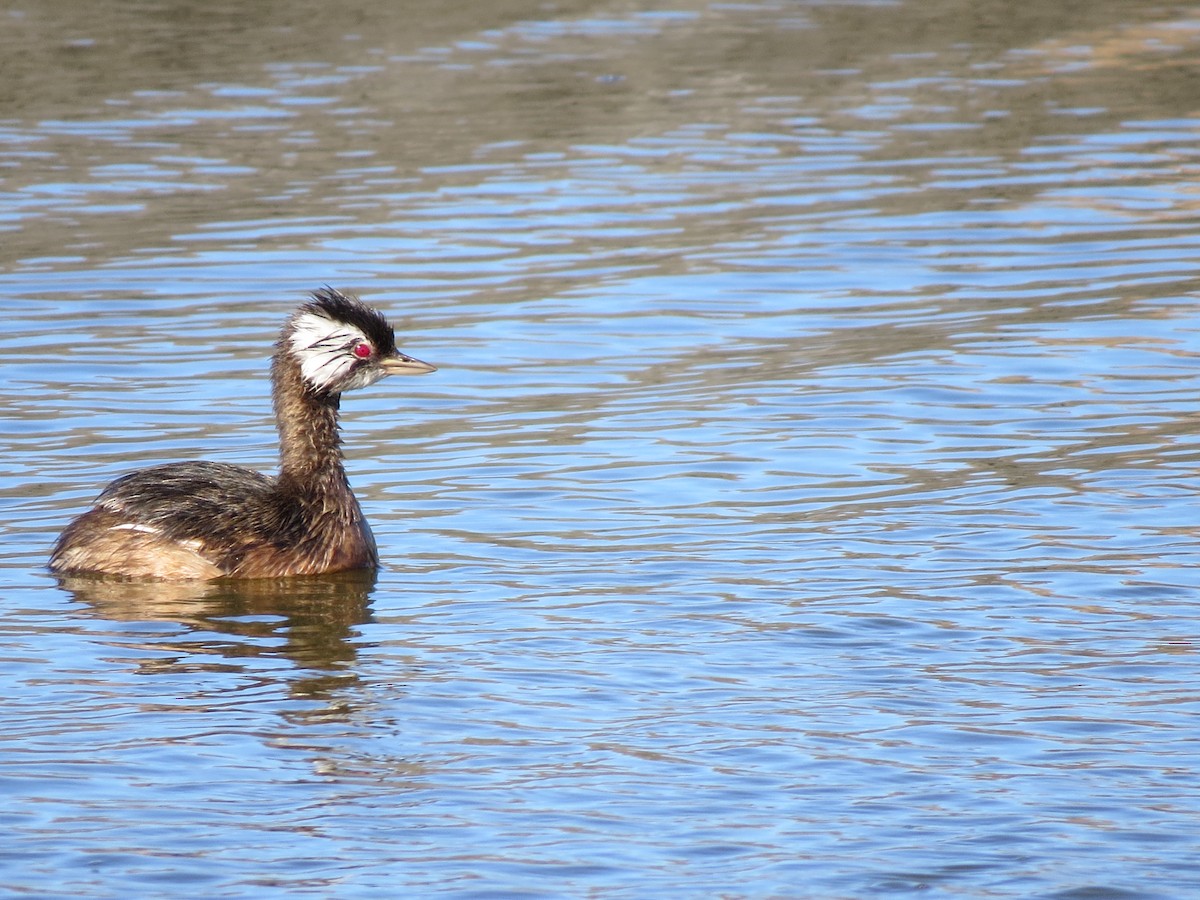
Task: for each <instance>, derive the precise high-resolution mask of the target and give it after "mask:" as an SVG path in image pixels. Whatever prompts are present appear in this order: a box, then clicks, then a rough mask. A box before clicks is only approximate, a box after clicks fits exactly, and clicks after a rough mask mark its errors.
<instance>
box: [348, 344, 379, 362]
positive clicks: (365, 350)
mask: <svg viewBox="0 0 1200 900" xmlns="http://www.w3.org/2000/svg"><path fill="white" fill-rule="evenodd" d="M374 352H375V351H374V350H372V349H371V345H370V344H368V343H365V342H364V343H362V344H355V345H354V350H353V353H354V355H355V356H357V357H358V358H359V359H367V358H368V357H370V355H371V354H372V353H374Z"/></svg>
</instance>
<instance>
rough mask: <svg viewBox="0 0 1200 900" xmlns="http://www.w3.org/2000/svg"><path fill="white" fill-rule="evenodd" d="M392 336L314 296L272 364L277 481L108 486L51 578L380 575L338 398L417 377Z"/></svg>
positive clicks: (131, 480)
mask: <svg viewBox="0 0 1200 900" xmlns="http://www.w3.org/2000/svg"><path fill="white" fill-rule="evenodd" d="M433 371H435V369H434V367H433V366H431V365H429V364H428V363H423V362H421V361H420V360H419V359H413V358H412V357H411V356H405V355H404V354H403V353H400V352H399V351H398V350H396V338H395V334H394V333H393V331H392V327H391V326H390V325H389V324H388V322H387V320H386V319H385V318H384V317H383V316H382V315H381V314H380V313H379V312H378V311H377V310H374V309H372V308H371V307H369V306H367V305H366V304H365V303H363V302H362V301H361V300H359V299H358V298H357V297H352V296H349V295H347V294H342V293H339V292H338V291H335V290H334V289H333V288H323V289H321V290H319V291H316V292H314V293H313V294H312V299H311V300H310V301H309V302H307V303H305V304H304V305H303V306H301V307H300V308H299V309H298V310H296V312H295V313H293V315H292V316H291V317H290V318H289V319H288V321H287V323H286V324H285V325H284V326H283V330H282V332H280V335H279V340H278V342H277V343H276V345H275V354H274V356H273V357H272V361H271V394H272V398H273V400H274V406H275V419H276V423H277V425H278V428H279V444H280V470H279V475H278V476H276V477H268V476H266V475H262V474H260V473H259V472H255V471H253V470H251V469H246V468H243V467H241V466H235V465H231V464H229V463H214V462H181V463H168V464H166V465H161V466H154V467H153V468H150V469H144V470H142V471H139V472H133V473H132V474H129V475H125V476H124V477H122V478H118V479H117V480H116V481H114V482H113V483H112V484H110V485H109V486H108V487H107V488H106V489H105V490H104V492H103V493H102V494H100V496H99V497H98V498H97V499H96V505H95V506H93V507H92V508H91V509H90V510H88V511H87V512H85V513H84V514H83V515H81V516H80V517H79V518H77V519H75V521H73V522H72V523H71V524H70V525H69V526H67V529H66V530H65V531H64V532H63V533H62V536H61V537H59V539H58V543H57V544H56V545H55V547H54V552H53V553H52V555H51V557H50V569H51V570H52V571H54V572H60V573H64V574H75V573H86V572H91V573H101V574H108V575H123V576H127V577H132V578H155V579H163V580H195V579H201V580H207V579H213V578H222V577H230V578H267V577H276V576H288V575H320V574H323V573H327V572H340V571H345V570H350V569H373V568H375V567H376V566H377V565H378V564H379V557H378V554H377V552H376V550H375V539H374V537H372V535H371V528H370V526H369V525H367V521H366V519H364V518H363V514H362V510H361V509H360V508H359V505H358V501H357V500H355V499H354V494H353V492H352V491H351V490H350V484H349V482H348V481H347V480H346V471H345V469H344V468H343V467H342V452H341V442H340V440H339V438H338V406H339V402H340V400H341V395H342V392H343V391H350V390H354V389H355V388H361V387H366V386H367V385H369V384H374V383H375V382H376V381H378V380H379V379H380V378H382V377H383V376H385V375H423V374H425V373H428V372H433Z"/></svg>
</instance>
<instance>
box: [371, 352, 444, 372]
mask: <svg viewBox="0 0 1200 900" xmlns="http://www.w3.org/2000/svg"><path fill="white" fill-rule="evenodd" d="M379 368H381V369H383V374H384V375H428V374H429V373H430V372H436V371H437V366H431V365H430V364H429V363H427V362H421V361H420V360H419V359H413V358H412V357H411V356H405V355H404V354H403V353H397V354H396V355H395V356H385V357H384V358H383V359H381V360H380V361H379Z"/></svg>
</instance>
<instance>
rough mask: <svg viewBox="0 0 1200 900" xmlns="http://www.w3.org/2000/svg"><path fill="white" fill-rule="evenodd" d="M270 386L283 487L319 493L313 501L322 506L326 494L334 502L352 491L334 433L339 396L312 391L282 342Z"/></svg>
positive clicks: (275, 359)
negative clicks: (277, 429) (338, 497)
mask: <svg viewBox="0 0 1200 900" xmlns="http://www.w3.org/2000/svg"><path fill="white" fill-rule="evenodd" d="M271 388H272V398H273V400H274V403H275V421H276V425H277V427H278V428H279V448H280V473H279V480H280V483H281V486H284V487H287V488H291V489H293V490H295V491H296V492H297V493H298V494H299V495H300V496H301V497H304V496H312V497H313V499H314V500H317V498H318V497H321V496H322V495H323V499H320V500H318V501H317V502H320V503H322V505H324V506H326V507H328V506H329V505H330V504H329V500H330V499H334V505H337V495H339V494H342V493H344V494H345V495H347V497H349V495H350V488H349V485H348V483H347V482H346V471H345V469H344V468H343V466H342V446H341V445H342V442H341V437H340V436H339V434H338V406H339V402H340V400H341V395H339V394H317V393H314V392H313V391H312V390H310V389H309V388H308V386H307V385H306V384H305V382H304V379H303V376H301V374H300V365H299V363H297V362H296V360H295V359H293V358H292V355H291V354H290V353H288V352H287V351H286V350H285V349H283V348H282V347H281V348H280V349H278V350H277V351H276V353H275V358H274V359H273V360H272V362H271ZM330 495H333V496H332V497H331V496H330ZM351 502H353V500H352V499H351Z"/></svg>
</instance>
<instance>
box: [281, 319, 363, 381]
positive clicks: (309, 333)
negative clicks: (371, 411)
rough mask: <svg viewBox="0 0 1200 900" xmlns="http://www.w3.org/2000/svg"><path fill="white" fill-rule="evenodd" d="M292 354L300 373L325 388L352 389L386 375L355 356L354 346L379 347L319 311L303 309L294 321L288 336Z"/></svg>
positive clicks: (352, 327) (344, 324) (355, 329)
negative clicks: (298, 364)
mask: <svg viewBox="0 0 1200 900" xmlns="http://www.w3.org/2000/svg"><path fill="white" fill-rule="evenodd" d="M288 342H289V343H290V345H291V350H292V355H293V356H295V357H296V360H297V361H298V362H299V363H300V374H301V375H303V376H304V380H305V381H307V382H308V383H309V384H311V385H312V386H313V387H315V388H318V389H320V390H325V391H334V392H337V393H341V392H342V391H352V390H355V389H356V388H361V387H366V386H367V385H369V384H374V383H375V382H376V381H378V380H379V379H380V378H382V377H383V375H384V374H385V373H384V371H383V370H382V369H380V368H379V367H378V366H374V365H370V364H368V363H367V362H365V361H364V360H363V359H360V358H359V357H356V356H355V355H354V348H355V347H356V346H358V345H359V344H367V345H368V346H370V347H371V348H372V350H373V351H374V352H376V353H377V352H378V350H377V348H376V347H375V345H374V344H373V343H371V341H370V340H369V339H368V338H367V336H366V335H364V334H363V333H362V332H361V331H359V330H358V329H357V328H355V327H354V326H353V325H347V324H346V323H345V322H336V321H334V320H332V319H328V318H326V317H325V316H323V315H320V314H319V313H315V312H302V313H300V314H299V315H297V316H296V318H295V319H293V321H292V329H291V333H290V334H289V335H288Z"/></svg>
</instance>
